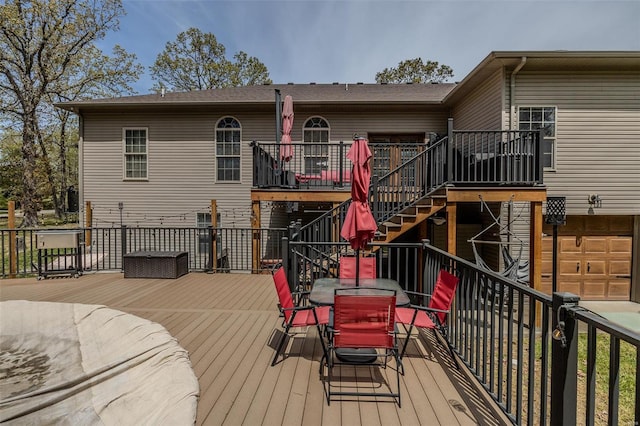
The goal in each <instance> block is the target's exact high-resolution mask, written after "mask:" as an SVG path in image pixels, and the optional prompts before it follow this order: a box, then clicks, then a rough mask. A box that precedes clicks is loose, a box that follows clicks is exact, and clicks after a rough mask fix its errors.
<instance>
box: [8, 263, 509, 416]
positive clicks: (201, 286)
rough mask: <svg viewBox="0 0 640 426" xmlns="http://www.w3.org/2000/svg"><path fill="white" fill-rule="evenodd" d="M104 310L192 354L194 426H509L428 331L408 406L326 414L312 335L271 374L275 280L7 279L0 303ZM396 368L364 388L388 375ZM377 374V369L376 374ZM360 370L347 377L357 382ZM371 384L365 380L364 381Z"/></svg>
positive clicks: (378, 403) (355, 406)
mask: <svg viewBox="0 0 640 426" xmlns="http://www.w3.org/2000/svg"><path fill="white" fill-rule="evenodd" d="M15 299H26V300H33V301H50V302H67V303H85V304H100V305H107V306H109V307H111V308H114V309H118V310H121V311H124V312H128V313H131V314H135V315H137V316H140V317H143V318H147V319H149V320H151V321H155V322H158V323H160V324H162V325H163V326H164V327H166V328H167V330H168V331H169V332H170V333H171V334H172V335H173V336H175V337H176V338H177V339H178V341H179V342H180V344H181V345H182V346H183V347H184V348H186V349H187V350H188V351H189V354H190V357H191V362H192V365H193V369H194V371H195V374H196V376H197V377H198V381H199V383H200V399H199V403H198V413H197V424H209V425H223V424H224V425H240V424H245V425H259V424H264V425H276V424H287V425H289V424H291V425H338V424H344V425H367V426H369V425H385V426H387V425H420V424H430V425H438V424H439V425H469V424H482V425H502V424H507V423H508V422H507V421H505V418H504V416H503V415H502V414H501V413H500V412H499V411H498V410H497V409H496V408H495V406H494V404H493V403H492V402H490V401H489V400H488V398H486V397H485V396H484V395H483V393H482V391H478V389H477V386H476V385H475V382H474V380H473V379H470V378H468V377H467V375H466V374H465V372H464V370H463V369H464V367H461V370H460V371H457V370H456V369H455V366H453V364H452V362H451V360H450V359H449V358H448V354H447V352H446V350H444V349H443V347H442V345H439V344H438V343H437V342H436V341H435V340H434V337H433V335H432V334H431V333H420V336H415V335H414V338H412V342H411V344H410V345H409V349H408V350H407V354H406V355H405V358H404V365H405V370H406V374H405V376H404V377H402V379H401V386H402V390H401V391H402V408H399V407H398V405H397V404H394V403H393V402H392V401H391V400H389V399H380V400H375V399H371V398H368V399H367V398H361V399H360V400H358V399H357V398H351V400H343V401H339V400H334V401H332V402H331V405H330V406H328V405H327V402H326V400H325V397H324V392H323V385H322V381H321V377H320V375H319V373H318V370H319V361H320V356H321V351H322V350H321V347H320V344H319V340H318V337H317V333H316V331H315V329H310V330H309V331H308V333H307V334H306V335H304V334H303V335H300V336H297V337H295V338H294V339H291V341H290V342H289V345H288V347H287V348H286V354H287V356H286V358H285V359H284V360H283V361H280V362H279V363H278V364H277V365H276V366H275V367H271V366H270V363H271V359H272V357H273V353H274V349H273V348H272V346H273V344H272V343H271V342H272V341H273V336H274V330H276V329H279V325H280V323H281V320H280V319H279V318H278V311H277V309H276V294H275V290H274V287H273V283H272V280H271V277H270V276H269V275H249V274H205V273H190V274H188V275H185V276H183V277H180V278H178V279H175V280H174V279H168V280H163V279H131V278H128V279H124V277H123V275H122V274H117V273H101V274H93V275H85V276H82V277H80V278H78V279H73V278H53V279H47V280H43V281H37V280H36V279H15V280H0V300H15ZM392 368H394V365H393V363H391V365H390V367H389V368H387V370H386V371H384V370H383V371H382V373H380V370H379V369H375V371H373V372H372V375H371V376H367V377H365V376H366V369H364V370H365V376H363V375H362V374H363V373H362V370H363V369H362V368H359V369H358V373H357V375H358V379H359V381H360V383H361V385H364V386H366V385H367V384H368V386H369V387H370V386H371V385H372V384H371V379H370V377H374V378H376V379H379V378H380V377H381V375H380V374H382V377H386V378H387V380H386V382H387V383H391V385H392V386H395V372H394V371H393V370H391V369H392ZM372 370H373V369H372ZM353 373H354V372H352V371H348V372H345V374H347V375H349V376H353V375H354V374H353ZM363 379H365V380H363Z"/></svg>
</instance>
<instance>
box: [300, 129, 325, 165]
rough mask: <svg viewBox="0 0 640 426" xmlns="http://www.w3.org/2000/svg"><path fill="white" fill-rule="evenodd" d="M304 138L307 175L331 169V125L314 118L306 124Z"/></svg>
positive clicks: (303, 130) (303, 131)
mask: <svg viewBox="0 0 640 426" xmlns="http://www.w3.org/2000/svg"><path fill="white" fill-rule="evenodd" d="M302 137H303V140H304V143H305V147H304V170H305V173H307V174H319V173H320V172H321V171H322V170H327V169H328V168H329V123H327V121H326V120H325V119H323V118H320V117H312V118H310V119H308V120H307V121H306V122H305V123H304V128H303V129H302Z"/></svg>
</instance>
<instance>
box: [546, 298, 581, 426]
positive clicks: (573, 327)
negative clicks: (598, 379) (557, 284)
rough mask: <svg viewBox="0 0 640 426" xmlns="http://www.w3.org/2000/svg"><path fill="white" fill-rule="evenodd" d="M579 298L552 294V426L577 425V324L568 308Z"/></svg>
mask: <svg viewBox="0 0 640 426" xmlns="http://www.w3.org/2000/svg"><path fill="white" fill-rule="evenodd" d="M579 300H580V298H579V297H578V296H576V295H575V294H571V293H554V294H553V305H552V306H553V307H552V313H553V319H552V324H553V330H554V331H553V336H554V338H553V340H552V342H551V425H552V426H562V425H574V424H576V423H577V418H576V407H577V392H578V323H577V322H576V321H575V319H574V318H573V317H572V316H571V315H569V313H568V309H570V308H572V307H574V306H577V305H578V301H579Z"/></svg>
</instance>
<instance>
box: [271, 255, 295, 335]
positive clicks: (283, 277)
mask: <svg viewBox="0 0 640 426" xmlns="http://www.w3.org/2000/svg"><path fill="white" fill-rule="evenodd" d="M273 283H274V284H275V285H276V292H277V293H278V301H279V302H280V307H281V308H283V309H284V319H285V321H286V322H289V319H290V318H291V313H292V311H291V308H293V307H294V305H293V298H292V297H291V289H290V288H289V281H287V274H286V273H285V271H284V268H279V269H278V270H277V271H276V272H275V273H274V274H273Z"/></svg>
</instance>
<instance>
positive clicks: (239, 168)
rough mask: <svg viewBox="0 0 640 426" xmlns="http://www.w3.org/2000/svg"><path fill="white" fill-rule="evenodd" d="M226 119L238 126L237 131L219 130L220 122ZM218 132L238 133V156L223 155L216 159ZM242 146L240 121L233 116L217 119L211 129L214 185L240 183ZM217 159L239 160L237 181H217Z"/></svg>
mask: <svg viewBox="0 0 640 426" xmlns="http://www.w3.org/2000/svg"><path fill="white" fill-rule="evenodd" d="M227 118H231V119H233V120H235V121H236V122H237V123H238V124H239V125H240V127H238V128H237V129H236V128H228V129H225V128H220V129H219V128H218V125H219V124H220V122H221V121H222V120H225V119H227ZM218 130H227V131H229V130H237V131H238V132H240V140H239V142H238V145H239V148H240V151H239V154H238V155H237V156H235V155H223V156H220V157H218ZM242 146H243V143H242V122H241V121H240V120H238V118H236V117H235V116H233V115H224V116H222V117H220V118H218V119H217V120H216V124H215V125H214V127H213V155H214V157H215V160H214V166H213V167H214V173H213V176H214V182H215V183H224V184H238V183H242ZM218 158H238V160H240V164H239V165H238V176H239V178H238V179H237V180H221V179H218Z"/></svg>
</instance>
